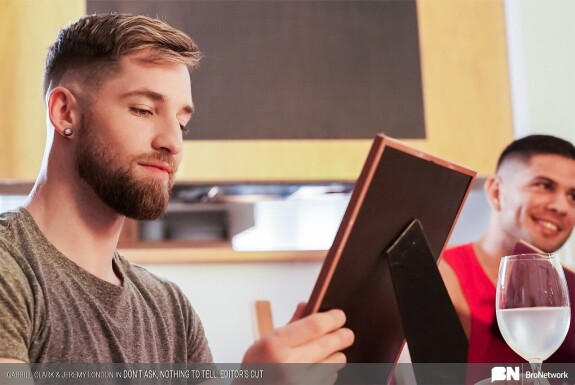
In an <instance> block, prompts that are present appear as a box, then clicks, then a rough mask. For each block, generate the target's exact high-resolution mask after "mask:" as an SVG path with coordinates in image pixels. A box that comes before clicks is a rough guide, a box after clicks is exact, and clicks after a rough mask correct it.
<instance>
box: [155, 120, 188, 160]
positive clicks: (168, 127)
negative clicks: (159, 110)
mask: <svg viewBox="0 0 575 385" xmlns="http://www.w3.org/2000/svg"><path fill="white" fill-rule="evenodd" d="M183 144H184V140H183V137H182V129H181V127H180V123H179V122H178V120H177V119H166V120H165V121H163V122H162V123H161V125H160V126H159V127H158V129H157V132H156V135H155V137H154V140H153V142H152V146H153V147H154V149H156V150H159V151H162V152H167V153H169V154H171V155H177V154H179V153H180V152H182V148H183Z"/></svg>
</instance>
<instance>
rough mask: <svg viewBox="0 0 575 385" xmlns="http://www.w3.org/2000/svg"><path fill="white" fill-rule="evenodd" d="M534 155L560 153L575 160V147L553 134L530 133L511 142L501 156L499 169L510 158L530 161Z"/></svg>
mask: <svg viewBox="0 0 575 385" xmlns="http://www.w3.org/2000/svg"><path fill="white" fill-rule="evenodd" d="M534 155H560V156H563V157H565V158H568V159H573V160H575V147H574V146H573V144H571V143H570V142H568V141H566V140H564V139H561V138H558V137H556V136H552V135H529V136H526V137H524V138H521V139H517V140H515V141H513V142H512V143H511V144H509V145H508V146H507V147H506V148H505V149H504V150H503V152H502V153H501V155H500V156H499V160H498V161H497V170H499V168H500V167H501V165H502V164H503V163H505V162H507V161H508V160H520V161H523V162H529V160H530V159H531V157H533V156H534Z"/></svg>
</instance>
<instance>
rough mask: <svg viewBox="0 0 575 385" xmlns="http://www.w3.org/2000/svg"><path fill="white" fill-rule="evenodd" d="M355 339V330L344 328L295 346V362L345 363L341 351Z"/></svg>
mask: <svg viewBox="0 0 575 385" xmlns="http://www.w3.org/2000/svg"><path fill="white" fill-rule="evenodd" d="M353 340H354V335H353V332H352V331H351V330H350V329H347V328H342V329H339V330H336V331H334V332H331V333H329V334H326V335H324V336H322V337H320V338H317V339H316V340H313V341H310V342H308V343H306V344H304V345H301V346H299V347H297V348H294V351H293V354H294V357H293V359H294V361H295V362H330V363H345V355H344V354H343V353H341V351H342V350H344V349H345V348H347V347H349V346H351V344H352V343H353ZM332 360H339V361H333V362H332Z"/></svg>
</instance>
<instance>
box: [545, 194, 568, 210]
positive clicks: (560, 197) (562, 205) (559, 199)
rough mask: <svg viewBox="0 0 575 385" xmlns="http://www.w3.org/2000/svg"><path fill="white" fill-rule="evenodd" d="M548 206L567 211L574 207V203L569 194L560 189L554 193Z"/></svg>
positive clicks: (552, 208)
mask: <svg viewBox="0 0 575 385" xmlns="http://www.w3.org/2000/svg"><path fill="white" fill-rule="evenodd" d="M547 207H548V208H549V209H551V210H553V211H556V212H558V213H566V212H567V211H568V210H569V209H572V208H573V203H572V201H571V200H570V198H569V196H568V195H567V194H565V193H564V192H562V191H558V192H556V193H555V194H553V195H552V197H551V199H550V201H549V203H548V204H547Z"/></svg>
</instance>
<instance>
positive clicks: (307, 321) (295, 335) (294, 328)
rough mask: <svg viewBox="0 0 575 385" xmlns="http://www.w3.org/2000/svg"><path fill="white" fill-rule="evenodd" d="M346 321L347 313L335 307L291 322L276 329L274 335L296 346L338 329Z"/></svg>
mask: <svg viewBox="0 0 575 385" xmlns="http://www.w3.org/2000/svg"><path fill="white" fill-rule="evenodd" d="M344 323H345V314H344V313H343V311H341V310H337V309H333V310H330V311H327V312H323V313H315V314H312V315H310V316H307V317H305V318H302V319H299V320H297V321H294V322H292V323H289V324H287V325H286V326H284V327H282V328H280V329H276V330H275V331H274V335H275V338H279V339H283V340H285V341H287V343H288V345H289V346H291V347H296V346H299V345H303V344H306V343H308V342H310V341H313V340H315V339H317V338H319V337H321V336H323V335H325V334H328V333H330V332H332V331H334V330H337V329H339V328H341V327H342V326H343V324H344ZM309 362H314V361H309Z"/></svg>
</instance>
